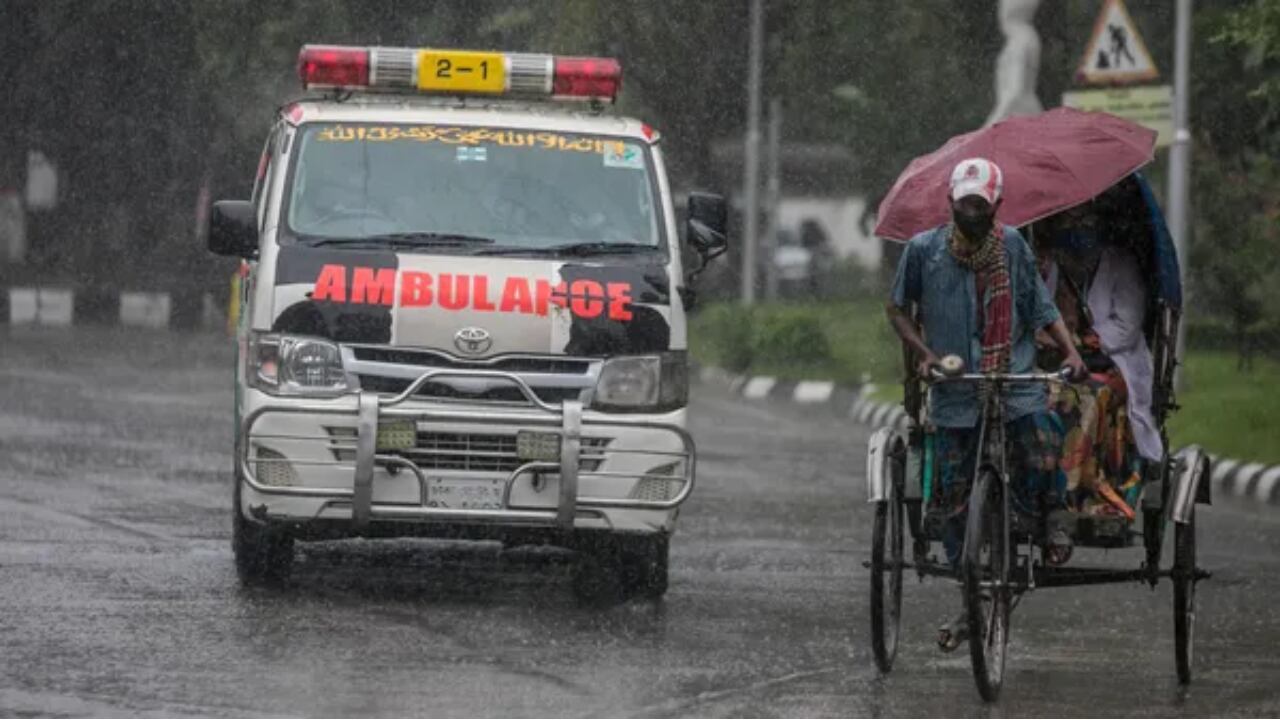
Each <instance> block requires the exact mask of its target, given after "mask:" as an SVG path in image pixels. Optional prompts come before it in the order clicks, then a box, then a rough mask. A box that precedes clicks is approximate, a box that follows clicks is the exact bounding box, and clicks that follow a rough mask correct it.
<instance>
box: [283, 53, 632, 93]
mask: <svg viewBox="0 0 1280 720" xmlns="http://www.w3.org/2000/svg"><path fill="white" fill-rule="evenodd" d="M298 77H299V79H301V80H302V87H303V88H304V89H308V90H309V89H312V88H329V89H342V90H366V91H382V92H415V91H416V92H422V93H437V94H445V95H458V94H465V95H507V96H522V97H550V98H555V99H573V100H607V101H609V102H613V101H614V100H615V99H617V96H618V91H619V90H620V89H621V88H622V66H621V65H619V64H618V61H617V60H613V59H611V58H584V57H559V56H554V55H539V54H529V53H499V52H474V51H469V50H431V49H414V48H389V47H349V46H341V45H304V46H302V50H301V51H300V52H299V53H298Z"/></svg>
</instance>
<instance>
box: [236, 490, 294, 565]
mask: <svg viewBox="0 0 1280 720" xmlns="http://www.w3.org/2000/svg"><path fill="white" fill-rule="evenodd" d="M241 484H242V480H241V479H240V477H239V475H238V474H237V476H236V489H235V492H234V493H233V500H234V505H233V507H232V509H231V552H232V555H234V556H235V563H236V575H237V576H238V577H239V578H240V584H241V585H243V586H245V587H255V586H267V585H278V584H280V583H282V582H284V581H285V580H287V579H288V578H289V573H290V571H291V570H292V569H293V538H292V537H291V536H290V535H288V534H287V533H285V532H282V531H281V530H279V529H278V528H273V527H271V526H270V525H261V524H258V523H254V522H252V521H250V520H248V519H247V518H245V517H244V515H243V514H242V513H241V510H240V487H241Z"/></svg>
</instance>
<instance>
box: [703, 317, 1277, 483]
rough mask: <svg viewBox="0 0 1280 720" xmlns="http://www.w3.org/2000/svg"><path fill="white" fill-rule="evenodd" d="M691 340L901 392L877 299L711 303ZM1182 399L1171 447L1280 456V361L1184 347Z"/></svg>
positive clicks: (707, 358)
mask: <svg viewBox="0 0 1280 720" xmlns="http://www.w3.org/2000/svg"><path fill="white" fill-rule="evenodd" d="M689 346H690V352H691V354H692V355H693V357H694V358H695V359H696V360H697V361H698V362H700V363H703V364H707V365H716V366H719V367H723V368H727V369H729V370H733V371H735V372H742V373H749V374H752V375H771V376H774V377H777V378H780V379H784V380H806V379H826V380H835V381H836V382H838V383H840V384H843V385H849V386H854V385H858V384H860V383H862V382H863V380H864V378H866V379H868V380H870V381H871V382H872V383H874V384H875V386H876V387H875V390H874V391H873V392H872V393H871V395H870V399H872V400H876V401H879V402H888V403H899V402H901V401H902V385H901V377H902V359H901V355H900V352H901V351H900V346H899V344H898V341H897V339H896V338H895V337H894V336H893V331H892V330H891V329H890V328H889V325H888V322H887V321H886V320H885V315H884V309H883V305H882V303H881V302H880V301H878V300H870V299H868V300H858V301H847V302H840V303H831V304H816V303H815V304H807V303H777V304H762V305H758V306H756V307H754V308H752V309H751V310H750V311H747V310H744V309H743V308H741V307H737V306H728V305H721V306H713V307H710V308H707V309H705V310H704V311H703V312H701V313H699V314H698V315H697V316H695V317H694V318H693V319H692V321H691V325H690V331H689ZM1183 370H1184V387H1183V389H1182V390H1181V392H1180V393H1179V395H1178V401H1179V403H1180V404H1181V405H1182V408H1181V409H1180V410H1179V411H1178V412H1176V413H1174V414H1173V415H1172V417H1171V418H1170V420H1169V426H1168V429H1169V435H1170V444H1171V446H1172V448H1173V449H1175V450H1176V449H1178V448H1181V447H1183V446H1185V445H1189V444H1192V443H1196V444H1199V445H1201V446H1203V447H1205V448H1206V449H1208V450H1209V451H1210V452H1212V453H1214V454H1218V455H1223V456H1226V457H1232V458H1240V459H1243V460H1249V461H1256V462H1262V463H1269V464H1270V463H1280V402H1278V401H1277V400H1278V398H1277V397H1276V396H1277V395H1280V362H1277V361H1276V360H1272V359H1268V358H1265V357H1258V358H1256V359H1255V361H1254V368H1253V370H1252V371H1250V372H1245V371H1240V370H1237V369H1236V356H1235V354H1234V353H1231V352H1223V351H1213V350H1192V351H1189V352H1188V353H1187V357H1186V364H1185V366H1184V368H1183Z"/></svg>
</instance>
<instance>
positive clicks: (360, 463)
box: [237, 368, 697, 529]
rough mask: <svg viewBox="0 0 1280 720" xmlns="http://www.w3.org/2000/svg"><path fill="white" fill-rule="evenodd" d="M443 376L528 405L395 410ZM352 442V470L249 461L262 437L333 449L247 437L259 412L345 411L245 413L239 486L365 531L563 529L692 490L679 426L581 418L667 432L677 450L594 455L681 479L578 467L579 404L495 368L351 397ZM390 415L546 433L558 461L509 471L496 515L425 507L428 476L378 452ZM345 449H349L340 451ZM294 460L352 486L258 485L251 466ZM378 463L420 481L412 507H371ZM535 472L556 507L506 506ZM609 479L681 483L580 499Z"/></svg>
mask: <svg viewBox="0 0 1280 720" xmlns="http://www.w3.org/2000/svg"><path fill="white" fill-rule="evenodd" d="M442 377H454V378H472V379H486V380H501V381H505V382H509V383H510V384H512V385H514V386H515V387H516V388H517V389H519V391H520V393H521V394H522V395H523V396H524V398H525V400H526V401H528V403H529V406H530V407H528V408H526V407H524V406H518V407H519V411H505V410H499V409H493V410H452V409H449V410H442V409H435V408H416V409H409V408H403V407H400V406H401V405H402V404H403V403H404V402H406V401H407V400H409V399H411V398H412V397H413V396H414V395H416V394H417V393H418V391H419V390H421V389H422V387H423V386H424V385H426V384H427V383H429V382H431V381H433V380H438V379H440V378H442ZM356 401H357V402H356V408H355V410H354V412H355V415H356V437H355V441H356V442H355V448H354V449H355V452H356V458H355V463H354V466H353V465H352V463H350V462H344V461H342V460H334V461H294V460H289V459H287V458H282V459H262V458H255V459H253V460H252V461H251V460H250V458H249V455H250V448H251V447H252V444H253V442H254V441H255V440H256V441H261V440H271V439H276V440H317V441H323V442H326V443H328V446H327V447H329V448H333V447H335V446H334V445H333V442H334V437H333V436H331V435H315V436H312V435H279V434H259V435H254V434H253V428H254V425H255V423H257V421H258V420H259V419H261V418H262V417H263V416H264V415H267V414H272V413H293V414H305V415H331V416H339V417H350V416H351V414H352V412H353V410H352V408H350V407H333V406H332V405H324V404H318V403H310V404H301V403H300V404H294V405H287V406H286V405H278V406H277V405H267V406H264V407H260V408H258V409H256V410H254V411H253V412H252V413H250V414H249V415H248V416H247V417H246V418H245V420H244V422H243V424H242V426H241V430H240V433H241V437H240V451H239V457H238V458H237V462H238V463H239V464H240V472H241V475H242V477H243V479H244V482H245V483H246V484H247V485H249V487H251V488H253V489H254V490H255V491H257V492H259V493H261V494H263V495H276V496H294V497H311V498H324V499H326V500H329V501H332V502H335V503H345V502H349V503H350V505H351V519H352V522H353V523H354V524H355V525H356V526H357V527H364V526H366V525H367V524H368V522H369V520H370V519H371V518H386V519H411V518H420V519H423V520H428V521H456V522H467V521H470V522H492V523H511V524H524V525H538V526H557V527H560V528H564V529H571V528H572V527H573V523H574V518H575V517H577V515H578V514H579V511H593V512H595V514H597V515H598V514H599V511H600V510H602V509H605V508H612V509H621V510H672V509H675V508H676V507H678V506H679V505H680V504H682V503H683V502H684V501H685V500H686V499H688V497H689V495H690V493H691V492H692V491H693V485H694V480H695V477H696V455H697V452H696V447H695V445H694V441H693V436H692V435H690V434H689V432H688V431H687V430H685V429H684V428H681V427H678V426H675V425H669V424H664V423H653V422H627V421H620V420H609V419H599V418H592V419H590V420H587V421H585V422H586V424H587V425H588V426H590V427H619V428H628V429H649V430H660V431H664V432H670V433H673V434H674V435H675V436H676V437H678V438H679V439H680V442H681V444H682V446H683V448H684V449H683V451H680V452H675V451H664V450H645V449H637V448H607V449H604V450H601V451H600V452H602V453H605V454H613V455H623V454H633V455H652V456H657V457H670V458H672V459H673V460H679V461H683V467H684V477H683V478H680V477H677V476H671V475H654V474H650V473H629V472H628V473H619V472H606V471H590V472H588V471H583V470H581V467H580V466H581V455H582V444H581V437H582V428H583V425H584V419H583V412H582V402H581V401H579V400H566V401H564V402H563V403H562V404H560V405H555V404H551V403H548V402H546V401H544V400H542V399H541V398H539V397H538V396H537V394H536V393H534V391H533V389H532V388H530V387H529V385H528V383H526V382H525V380H524V379H523V378H521V377H520V376H518V375H515V374H513V373H508V372H502V371H497V370H470V369H447V368H445V369H437V370H431V371H429V372H426V373H424V374H423V375H421V376H419V377H418V378H417V379H416V380H414V381H413V382H412V383H410V385H409V386H408V387H407V388H405V389H404V390H403V391H402V392H401V393H400V394H398V395H395V396H393V397H381V396H379V395H378V394H377V393H374V392H370V391H365V390H361V391H360V392H359V393H358V395H357V397H356ZM387 418H393V419H403V420H411V421H414V422H415V428H416V423H417V421H428V422H430V421H434V422H442V423H469V424H481V425H484V424H487V425H496V424H505V425H516V426H519V427H522V428H527V427H529V426H534V427H537V428H539V429H541V430H544V431H545V432H548V433H555V434H558V435H559V436H560V458H559V461H558V462H552V461H549V460H530V461H527V462H524V463H522V464H521V465H519V466H518V467H516V468H515V469H514V470H512V471H511V472H510V473H509V474H508V476H507V478H506V481H505V485H504V488H503V493H502V508H501V509H495V510H481V509H467V508H438V507H428V506H427V494H428V493H427V475H426V474H425V473H424V472H423V470H422V469H421V468H420V467H418V465H417V464H416V463H414V462H412V461H410V460H408V459H406V458H403V457H400V456H398V455H393V454H382V453H379V452H378V451H377V435H378V424H379V420H382V419H387ZM344 449H349V448H344ZM264 462H265V463H270V462H280V463H293V464H300V465H312V466H314V465H327V466H338V467H354V474H353V482H352V487H351V488H350V489H346V488H315V487H288V486H284V487H282V486H276V485H264V484H262V483H261V482H259V480H258V478H257V476H256V474H255V472H254V465H255V464H257V463H264ZM378 465H382V466H384V467H399V468H402V469H405V470H408V471H410V472H412V473H413V474H414V475H415V476H416V478H417V481H418V489H419V498H418V502H417V503H416V504H413V503H377V504H375V503H374V502H373V476H374V469H375V467H377V466H378ZM536 472H555V473H558V474H559V477H560V487H559V489H560V494H559V498H558V501H557V505H556V507H555V508H544V507H525V506H515V505H512V503H511V490H512V486H513V485H514V483H515V481H516V480H517V479H518V478H520V477H521V476H523V475H527V474H530V473H536ZM584 476H588V477H613V478H632V479H637V480H638V479H643V478H647V477H654V478H659V479H661V480H664V481H668V482H680V481H681V480H683V482H682V485H681V487H680V489H679V491H678V492H677V493H676V495H675V497H673V498H671V499H669V500H639V499H630V498H606V497H580V496H579V495H578V484H579V479H580V478H581V477H584Z"/></svg>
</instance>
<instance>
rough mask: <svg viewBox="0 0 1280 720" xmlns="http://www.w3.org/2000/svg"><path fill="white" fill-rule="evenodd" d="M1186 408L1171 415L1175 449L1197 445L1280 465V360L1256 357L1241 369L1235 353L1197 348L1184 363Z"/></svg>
mask: <svg viewBox="0 0 1280 720" xmlns="http://www.w3.org/2000/svg"><path fill="white" fill-rule="evenodd" d="M1183 373H1184V378H1183V383H1184V385H1183V388H1182V391H1181V392H1180V393H1179V394H1178V403H1179V404H1180V405H1181V406H1182V408H1181V409H1180V410H1178V412H1176V413H1174V414H1173V416H1172V417H1171V418H1170V419H1169V426H1168V427H1169V443H1170V445H1171V446H1172V447H1173V449H1177V448H1180V447H1182V446H1184V445H1189V444H1191V443H1197V444H1199V445H1202V446H1204V447H1205V448H1206V449H1207V450H1208V451H1209V452H1212V453H1214V454H1218V455H1224V456H1226V457H1232V458H1240V459H1243V460H1252V461H1255V462H1261V463H1268V464H1270V463H1280V402H1277V397H1276V395H1277V394H1280V362H1276V361H1275V360H1270V359H1267V358H1261V357H1259V358H1256V359H1255V360H1254V365H1253V370H1252V371H1251V372H1244V371H1240V370H1237V369H1236V356H1235V354H1234V353H1230V352H1213V351H1203V350H1201V351H1193V352H1189V353H1187V358H1186V365H1185V366H1184V367H1183Z"/></svg>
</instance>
